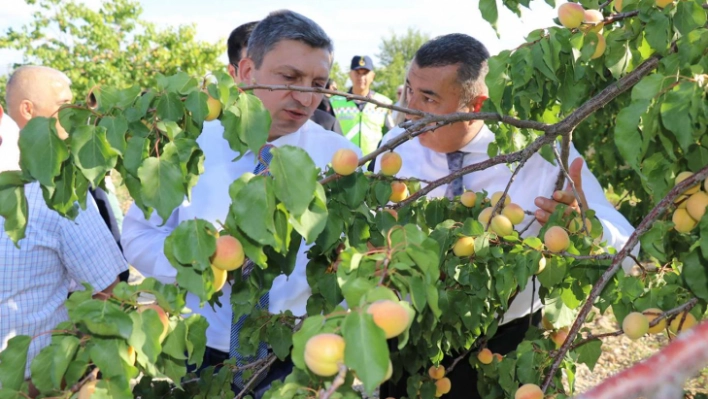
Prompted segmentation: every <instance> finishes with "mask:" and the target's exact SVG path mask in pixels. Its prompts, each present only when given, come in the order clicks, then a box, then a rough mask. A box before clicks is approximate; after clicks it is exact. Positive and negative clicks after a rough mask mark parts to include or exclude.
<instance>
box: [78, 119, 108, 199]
mask: <svg viewBox="0 0 708 399" xmlns="http://www.w3.org/2000/svg"><path fill="white" fill-rule="evenodd" d="M71 155H72V156H73V159H74V164H75V165H76V166H77V167H78V168H79V169H80V170H81V172H82V173H83V175H84V176H86V178H87V179H88V180H89V182H91V186H92V187H94V188H95V187H98V185H99V183H101V181H103V179H104V178H105V176H106V173H107V172H108V171H109V170H111V169H113V168H114V167H115V166H116V161H117V160H118V153H117V152H116V151H115V150H113V148H112V147H111V145H110V144H109V143H108V140H106V129H105V128H103V127H95V126H80V127H78V128H76V130H74V131H73V132H72V134H71Z"/></svg>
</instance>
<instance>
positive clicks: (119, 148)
mask: <svg viewBox="0 0 708 399" xmlns="http://www.w3.org/2000/svg"><path fill="white" fill-rule="evenodd" d="M98 126H101V127H103V128H105V129H106V139H107V140H108V143H109V144H110V145H111V147H113V150H114V151H116V152H117V153H119V154H121V155H123V154H124V153H125V149H126V146H127V144H126V142H125V134H126V133H127V132H128V120H127V119H125V116H123V115H120V114H118V115H116V116H106V117H103V118H101V122H99V123H98Z"/></svg>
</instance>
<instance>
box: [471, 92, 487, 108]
mask: <svg viewBox="0 0 708 399" xmlns="http://www.w3.org/2000/svg"><path fill="white" fill-rule="evenodd" d="M487 98H489V97H487V96H485V95H483V94H480V95H479V96H477V97H475V98H473V99H472V101H470V109H471V110H472V112H480V111H481V110H482V105H484V102H485V101H486V100H487Z"/></svg>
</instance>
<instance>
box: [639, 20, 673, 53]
mask: <svg viewBox="0 0 708 399" xmlns="http://www.w3.org/2000/svg"><path fill="white" fill-rule="evenodd" d="M650 16H651V19H650V20H649V21H647V24H646V27H645V28H644V37H645V38H646V40H647V43H649V45H650V46H651V48H652V49H654V50H655V51H657V52H658V53H659V54H664V53H665V52H666V49H667V46H668V44H669V26H670V24H671V22H670V21H669V17H667V16H666V15H664V14H663V13H660V12H653V13H651V14H650Z"/></svg>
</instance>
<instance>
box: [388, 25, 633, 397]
mask: <svg viewBox="0 0 708 399" xmlns="http://www.w3.org/2000/svg"><path fill="white" fill-rule="evenodd" d="M488 58H489V52H488V51H487V49H486V48H485V46H484V45H483V44H482V43H480V42H479V41H477V40H476V39H474V38H472V37H470V36H468V35H465V34H449V35H445V36H441V37H438V38H435V39H433V40H431V41H429V42H428V43H426V44H424V45H423V46H422V47H421V48H420V49H419V50H418V51H417V52H416V55H415V58H414V60H413V64H412V65H411V68H410V70H409V72H408V75H407V78H406V85H405V90H406V91H405V93H404V95H405V96H406V101H407V107H408V108H411V109H415V110H420V111H423V112H426V113H431V114H451V113H455V112H479V111H480V110H481V108H482V105H483V104H484V101H485V100H486V99H487V96H488V91H487V86H486V84H485V77H486V75H487V72H488V66H487V59H488ZM407 118H409V119H419V118H420V117H418V116H416V115H407ZM403 132H404V130H403V129H402V128H400V127H398V128H395V129H393V130H392V131H390V132H389V133H388V134H386V136H384V138H383V140H382V143H384V144H385V143H386V142H388V141H390V140H391V139H392V138H394V137H396V136H398V135H400V134H401V133H403ZM493 141H494V133H492V131H491V130H489V129H488V128H487V127H486V126H485V124H484V121H483V120H471V121H463V122H456V123H453V124H449V125H445V126H443V127H440V128H438V129H436V130H434V131H431V132H426V133H423V134H422V135H420V136H417V137H416V138H414V139H412V140H409V141H406V142H405V143H404V144H403V145H401V146H399V147H397V148H396V150H395V151H396V152H397V153H398V154H400V155H401V158H402V159H403V166H402V168H401V171H400V172H399V175H400V176H409V177H416V178H419V179H421V181H434V180H437V179H440V178H442V177H444V176H447V175H449V174H450V173H451V172H454V171H457V170H459V169H461V168H463V167H464V166H468V165H472V164H476V163H479V162H483V161H485V160H487V159H489V155H487V147H488V146H489V144H490V143H491V142H493ZM569 161H571V162H572V163H571V165H570V172H569V174H570V177H571V178H572V179H573V181H574V182H575V186H576V189H577V191H578V193H579V197H580V200H581V202H582V207H583V208H584V209H586V210H587V209H593V210H595V212H596V216H597V217H598V219H600V222H601V223H602V226H603V232H604V235H603V241H605V242H607V244H608V245H609V246H612V247H615V248H620V247H622V246H623V245H624V243H625V242H626V241H627V239H628V238H629V236H630V235H631V233H632V232H633V230H634V229H633V227H632V226H631V225H630V224H629V222H628V221H627V220H626V219H625V218H624V217H623V216H622V215H621V214H620V213H619V212H617V210H615V208H614V207H613V206H612V205H611V204H610V203H609V202H608V201H607V199H606V198H605V195H604V192H603V190H602V187H600V184H599V183H598V181H597V179H596V178H595V176H593V174H592V173H591V172H590V171H589V170H588V169H587V167H584V165H583V159H582V157H581V156H580V154H579V153H578V151H577V150H576V149H575V147H572V148H571V154H570V159H569ZM379 165H380V162H377V163H376V171H377V172H378V171H379V170H380V166H379ZM511 173H512V171H511V170H509V168H508V167H507V166H506V165H496V166H493V167H491V168H488V169H485V170H482V171H479V172H474V173H471V174H467V175H464V176H462V177H460V178H458V179H456V180H454V181H453V182H451V183H450V184H448V185H447V186H440V187H437V188H435V189H434V190H432V191H431V192H430V193H428V196H429V197H431V198H435V197H443V196H445V197H447V198H449V199H450V200H455V199H459V196H460V195H461V194H462V193H463V191H464V190H470V191H475V192H481V191H483V190H486V191H487V192H488V193H494V192H497V191H504V189H505V188H506V185H507V183H508V182H509V180H510V178H511ZM558 173H559V169H558V167H557V166H554V165H552V164H550V163H549V162H547V161H546V160H544V159H543V158H542V157H541V156H540V155H539V154H535V155H533V156H532V157H531V158H530V159H529V160H528V161H527V162H526V165H525V166H524V167H523V168H522V169H521V170H520V171H519V173H518V175H517V176H516V179H515V180H514V183H515V184H512V185H511V187H510V189H509V193H508V194H509V195H510V196H511V198H513V201H514V202H515V203H516V204H518V205H520V206H521V207H522V208H523V209H527V210H535V212H534V214H533V216H531V215H528V216H526V217H525V220H524V221H523V222H522V223H521V224H520V225H522V226H526V225H527V224H528V223H529V222H532V221H533V222H534V223H533V224H532V225H531V227H530V228H529V229H528V230H527V231H526V233H525V234H524V235H523V237H528V236H537V235H538V233H539V230H540V228H541V226H542V225H543V224H545V223H546V222H547V221H548V218H549V216H550V215H551V213H553V211H554V209H555V208H556V207H557V206H558V205H561V204H562V205H566V206H568V207H569V208H572V209H575V210H579V204H578V202H577V201H576V199H575V196H574V195H573V193H572V192H571V191H570V188H566V189H565V190H562V191H555V192H554V187H555V181H556V177H557V176H558ZM551 193H552V194H553V195H552V198H546V196H548V195H549V194H551ZM623 266H624V267H625V270H628V269H629V268H631V267H632V261H631V259H629V261H628V262H625V264H624V265H623ZM533 293H534V292H533V284H531V283H529V284H528V285H527V288H526V289H525V290H524V291H522V292H520V293H519V294H518V295H517V296H516V298H515V299H514V300H513V302H512V303H511V305H510V306H509V309H508V310H507V312H506V313H505V314H504V315H503V318H502V321H501V322H500V323H499V329H498V330H497V332H496V334H495V335H494V336H493V337H491V339H490V340H489V341H488V342H487V344H486V346H487V347H488V348H489V349H490V350H491V351H492V352H495V353H499V354H502V355H504V354H507V353H509V352H511V351H514V350H515V349H516V347H517V345H518V344H519V343H520V342H521V341H522V340H523V338H524V334H525V333H526V330H527V329H528V327H529V318H531V320H532V322H533V324H534V325H538V324H539V323H540V321H541V311H540V309H541V308H542V303H541V301H540V299H539V297H538V290H536V291H535V295H533ZM442 347H445V344H443V345H442ZM391 350H392V353H394V357H396V355H395V352H396V348H395V346H392V347H391ZM472 352H474V353H476V352H477V351H472ZM461 353H464V350H463V351H461V352H460V353H455V352H452V353H446V354H445V358H444V359H443V360H442V362H441V364H442V365H443V366H445V367H449V366H450V365H451V364H452V363H453V361H454V359H455V358H456V357H458V356H460V355H461ZM468 356H469V355H468ZM445 376H446V377H448V378H449V379H450V381H451V382H452V389H451V391H450V392H449V393H448V394H446V395H445V397H446V398H465V399H467V398H480V397H482V396H485V397H497V396H502V392H500V391H494V389H495V387H489V386H486V385H485V384H478V380H477V374H476V371H475V368H473V367H472V366H471V365H470V362H469V361H468V359H464V360H463V361H461V362H459V363H456V366H455V368H454V369H453V371H452V372H450V373H448V374H446V375H445ZM406 377H407V375H406V374H405V373H404V376H403V378H401V379H400V380H399V381H398V382H391V381H389V382H387V383H384V385H382V386H381V394H380V397H388V396H391V397H401V396H406V395H407V393H406ZM478 388H479V389H480V391H479V392H478Z"/></svg>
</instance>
